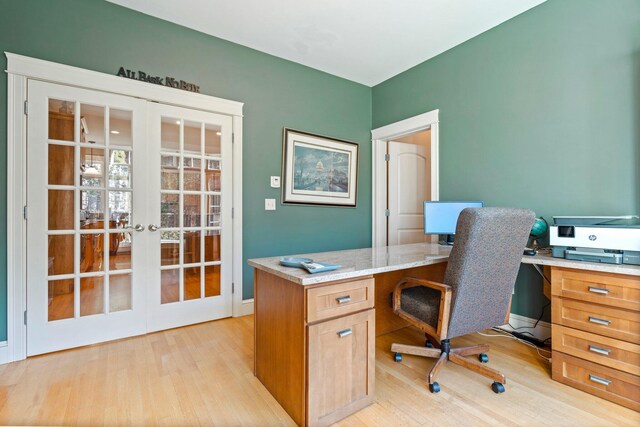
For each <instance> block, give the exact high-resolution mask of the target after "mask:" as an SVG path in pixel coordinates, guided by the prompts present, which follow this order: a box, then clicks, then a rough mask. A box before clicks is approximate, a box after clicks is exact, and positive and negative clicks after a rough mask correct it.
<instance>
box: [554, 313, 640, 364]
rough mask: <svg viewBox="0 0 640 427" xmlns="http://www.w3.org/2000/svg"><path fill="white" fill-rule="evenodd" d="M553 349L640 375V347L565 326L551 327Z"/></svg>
mask: <svg viewBox="0 0 640 427" xmlns="http://www.w3.org/2000/svg"><path fill="white" fill-rule="evenodd" d="M551 335H552V341H553V349H554V350H558V351H560V352H562V353H567V354H570V355H572V356H576V357H580V358H582V359H586V360H590V361H591V362H595V363H600V364H602V365H606V366H609V367H611V368H615V369H619V370H621V371H624V372H628V373H630V374H634V375H640V345H637V344H632V343H628V342H626V341H620V340H617V339H614V338H607V337H603V336H600V335H596V334H592V333H590V332H584V331H579V330H577V329H573V328H567V327H565V326H560V325H553V326H552V327H551Z"/></svg>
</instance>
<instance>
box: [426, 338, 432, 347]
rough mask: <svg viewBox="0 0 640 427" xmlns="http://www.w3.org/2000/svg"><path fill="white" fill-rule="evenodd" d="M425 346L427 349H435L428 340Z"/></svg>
mask: <svg viewBox="0 0 640 427" xmlns="http://www.w3.org/2000/svg"><path fill="white" fill-rule="evenodd" d="M424 346H425V347H427V348H433V343H432V342H431V341H429V340H427V341H425V342H424Z"/></svg>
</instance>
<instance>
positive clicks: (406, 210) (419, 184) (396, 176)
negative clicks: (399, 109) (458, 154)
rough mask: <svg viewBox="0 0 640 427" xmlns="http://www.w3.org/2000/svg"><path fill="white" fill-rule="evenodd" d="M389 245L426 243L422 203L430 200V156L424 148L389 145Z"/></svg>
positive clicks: (414, 145) (417, 145) (390, 142)
mask: <svg viewBox="0 0 640 427" xmlns="http://www.w3.org/2000/svg"><path fill="white" fill-rule="evenodd" d="M388 150H389V173H388V183H387V185H388V203H389V217H388V223H387V224H388V242H387V244H388V245H402V244H408V243H419V242H425V241H427V238H428V237H427V236H425V234H424V232H423V230H424V224H423V221H424V219H423V218H424V212H423V202H424V201H425V200H429V199H430V188H431V184H430V182H429V180H430V173H429V164H430V163H429V156H428V153H427V149H426V147H425V146H424V145H419V144H407V143H402V142H395V141H389V142H388Z"/></svg>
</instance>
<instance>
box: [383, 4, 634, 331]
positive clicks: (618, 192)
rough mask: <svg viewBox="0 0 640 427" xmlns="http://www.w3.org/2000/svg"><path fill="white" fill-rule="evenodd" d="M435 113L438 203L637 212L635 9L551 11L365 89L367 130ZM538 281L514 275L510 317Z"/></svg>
mask: <svg viewBox="0 0 640 427" xmlns="http://www.w3.org/2000/svg"><path fill="white" fill-rule="evenodd" d="M436 108H439V109H440V191H441V198H442V199H443V200H447V199H449V200H452V199H461V200H469V199H482V200H484V201H485V203H486V204H488V205H489V206H522V207H527V208H531V209H533V210H534V211H535V212H536V213H537V214H538V215H543V216H544V217H545V218H547V219H549V220H550V219H551V216H553V215H597V214H609V215H618V214H629V213H640V1H638V0H616V1H600V0H549V1H548V2H546V3H544V4H542V5H540V6H538V7H536V8H534V9H532V10H530V11H528V12H526V13H524V14H522V15H520V16H518V17H515V18H514V19H511V20H509V21H507V22H505V23H504V24H502V25H499V26H498V27H495V28H493V29H491V30H490V31H488V32H486V33H483V34H481V35H479V36H478V37H475V38H473V39H471V40H469V41H467V42H466V43H464V44H462V45H459V46H457V47H455V48H453V49H451V50H449V51H447V52H445V53H443V54H441V55H439V56H437V57H435V58H433V59H431V60H429V61H426V62H424V63H422V64H420V65H418V66H416V67H414V68H412V69H410V70H408V71H406V72H404V73H402V74H399V75H398V76H396V77H394V78H392V79H389V80H387V81H385V82H383V83H381V84H379V85H377V86H375V87H374V88H373V109H372V111H373V117H372V122H373V127H374V128H376V127H379V126H383V125H386V124H388V123H392V122H395V121H397V120H401V119H404V118H407V117H411V116H413V115H416V114H420V113H423V112H425V111H430V110H433V109H436ZM539 282H540V279H539V278H538V277H537V276H536V274H535V272H534V271H533V269H532V268H531V267H523V268H522V269H521V272H520V278H519V280H518V283H517V285H516V297H515V299H514V305H513V311H514V312H515V313H518V314H522V315H525V316H529V317H537V316H538V315H539V313H540V309H541V307H542V305H543V304H544V302H545V299H544V296H542V293H541V291H540V286H539V284H540V283H539ZM547 318H548V317H547Z"/></svg>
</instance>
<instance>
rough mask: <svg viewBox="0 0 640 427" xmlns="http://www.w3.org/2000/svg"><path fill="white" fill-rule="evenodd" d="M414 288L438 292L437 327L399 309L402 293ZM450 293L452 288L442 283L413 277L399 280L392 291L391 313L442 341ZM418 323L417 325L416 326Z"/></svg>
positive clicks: (447, 319) (446, 326)
mask: <svg viewBox="0 0 640 427" xmlns="http://www.w3.org/2000/svg"><path fill="white" fill-rule="evenodd" d="M416 286H423V287H425V288H431V289H435V290H436V291H439V292H440V307H439V310H438V326H437V328H435V329H434V328H433V327H432V326H431V325H427V324H426V323H424V322H421V321H420V320H419V319H416V318H415V317H413V316H411V315H410V314H409V313H406V312H404V311H403V310H402V308H401V304H400V301H401V298H402V291H403V290H404V289H408V288H414V287H416ZM451 291H452V288H451V286H449V285H445V284H444V283H438V282H433V281H431V280H424V279H417V278H415V277H405V278H404V279H402V280H400V281H399V282H398V284H397V285H396V287H395V289H394V290H393V312H394V313H395V314H397V315H398V316H400V317H402V318H404V319H405V320H408V321H410V322H411V323H413V324H414V325H416V326H418V327H419V328H420V329H422V330H423V331H424V332H426V333H428V334H429V335H432V336H433V337H434V338H437V339H439V340H442V339H444V338H446V335H447V330H448V329H449V314H450V311H451ZM418 323H419V324H418Z"/></svg>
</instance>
